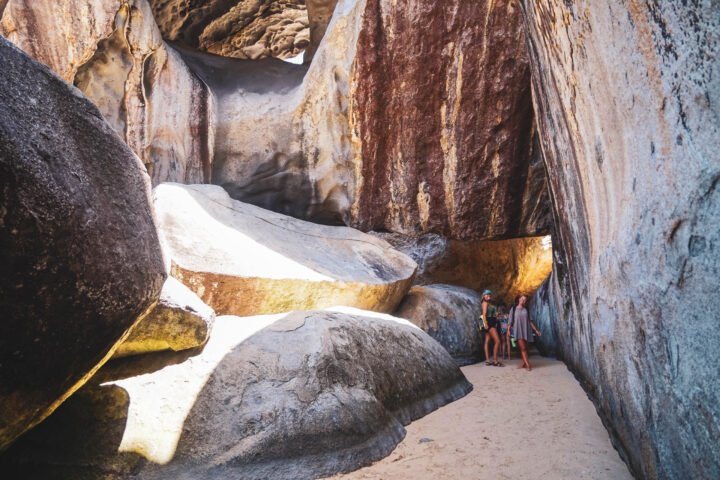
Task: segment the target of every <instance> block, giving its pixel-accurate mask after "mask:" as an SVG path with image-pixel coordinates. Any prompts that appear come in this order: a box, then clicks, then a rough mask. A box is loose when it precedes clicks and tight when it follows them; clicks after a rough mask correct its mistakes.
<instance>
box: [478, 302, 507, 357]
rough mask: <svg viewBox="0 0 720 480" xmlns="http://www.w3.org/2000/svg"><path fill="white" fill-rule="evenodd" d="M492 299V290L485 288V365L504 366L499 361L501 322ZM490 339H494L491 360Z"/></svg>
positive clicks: (483, 308)
mask: <svg viewBox="0 0 720 480" xmlns="http://www.w3.org/2000/svg"><path fill="white" fill-rule="evenodd" d="M491 299H492V292H491V291H490V290H485V291H484V292H483V300H482V319H483V324H484V328H485V329H486V332H487V334H486V335H485V359H486V361H485V365H492V366H494V367H504V366H505V365H503V364H502V363H500V362H498V359H497V356H498V349H499V348H500V335H499V334H498V326H499V323H500V322H498V319H497V309H496V308H495V306H494V305H491V304H490V300H491ZM490 339H492V341H493V343H494V345H493V360H492V361H490V351H489V346H490Z"/></svg>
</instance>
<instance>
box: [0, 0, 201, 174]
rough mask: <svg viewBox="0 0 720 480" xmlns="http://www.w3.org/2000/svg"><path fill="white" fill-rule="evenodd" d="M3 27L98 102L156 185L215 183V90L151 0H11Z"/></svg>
mask: <svg viewBox="0 0 720 480" xmlns="http://www.w3.org/2000/svg"><path fill="white" fill-rule="evenodd" d="M0 33H2V35H4V36H5V37H7V38H8V39H9V40H10V41H12V42H13V43H15V44H16V45H17V46H19V47H20V48H22V49H23V50H25V51H26V52H27V53H29V54H30V55H31V56H33V57H34V58H35V59H37V60H39V61H40V62H42V63H45V64H46V65H48V66H49V67H50V68H52V69H53V70H54V71H55V72H56V73H58V74H59V75H60V76H61V77H63V78H64V79H65V80H67V81H68V82H70V83H74V84H75V85H76V86H77V87H78V88H80V89H81V90H82V91H83V92H84V93H85V94H86V95H87V96H88V97H89V98H90V99H91V100H92V101H93V102H95V104H96V105H98V107H99V108H100V111H101V112H102V114H103V115H104V116H105V118H106V119H107V120H108V121H109V122H110V124H111V125H112V126H113V127H114V128H115V130H116V131H117V132H118V134H119V135H120V136H121V137H122V138H123V139H124V140H125V141H126V142H127V144H128V145H129V146H130V147H131V148H132V150H133V151H134V152H135V153H136V154H137V155H138V156H139V157H140V158H141V159H142V160H143V162H144V163H145V165H146V167H147V169H148V172H149V173H150V175H151V177H152V179H153V183H154V184H157V183H160V182H163V181H178V182H188V183H203V182H209V181H210V175H211V162H212V157H213V153H212V150H213V119H214V113H213V103H212V98H211V95H210V94H209V92H208V90H207V88H206V87H205V85H204V84H203V83H202V82H201V81H200V80H199V79H198V78H197V77H196V76H195V75H194V74H193V73H192V72H190V70H188V68H187V67H186V66H185V64H184V62H183V61H182V59H181V58H180V56H179V55H178V53H177V52H176V51H175V50H173V49H172V48H170V47H169V46H167V45H166V44H165V43H164V42H163V40H162V37H161V36H160V31H159V30H158V28H157V26H156V24H155V21H154V19H153V16H152V12H151V10H150V6H149V5H148V3H147V1H146V0H129V1H123V0H110V1H101V0H62V1H56V0H10V2H9V3H8V5H7V8H6V10H5V13H4V14H3V16H2V21H1V22H0Z"/></svg>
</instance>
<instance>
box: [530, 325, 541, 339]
mask: <svg viewBox="0 0 720 480" xmlns="http://www.w3.org/2000/svg"><path fill="white" fill-rule="evenodd" d="M530 328H532V329H533V331H534V332H535V333H536V334H537V336H538V337H542V333H540V330H538V329H537V327H536V326H535V324H534V323H533V322H530Z"/></svg>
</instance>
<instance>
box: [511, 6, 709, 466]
mask: <svg viewBox="0 0 720 480" xmlns="http://www.w3.org/2000/svg"><path fill="white" fill-rule="evenodd" d="M523 3H524V10H525V13H526V15H527V24H528V25H529V29H530V30H529V34H530V37H529V41H530V46H531V54H532V57H533V62H532V65H533V69H534V70H533V89H534V92H533V99H534V101H535V110H536V112H537V115H538V132H539V135H540V138H541V143H542V149H543V154H544V158H545V162H546V164H547V167H548V179H549V185H550V190H551V192H552V203H553V207H554V212H555V215H556V216H555V232H554V235H553V250H554V255H555V265H554V269H553V280H552V282H553V283H554V286H553V287H552V288H551V289H550V291H552V290H554V291H555V293H553V294H551V295H542V296H540V298H539V300H540V301H541V302H548V304H549V308H550V309H551V310H552V317H551V318H554V319H555V320H554V323H553V330H554V332H553V333H554V337H555V339H556V346H557V351H558V354H559V355H560V356H561V357H562V358H563V359H564V360H565V361H566V362H567V363H568V365H569V366H570V367H571V368H572V370H573V371H574V372H575V373H576V374H577V375H578V377H579V378H580V379H582V380H583V382H584V383H585V384H586V385H587V386H588V389H589V393H590V395H591V397H592V398H593V400H594V401H595V402H596V405H597V407H598V411H599V412H600V414H601V416H602V417H603V419H604V421H605V422H606V425H607V427H608V430H609V431H610V432H611V435H612V438H613V440H614V443H615V445H616V446H617V447H618V449H619V450H620V451H621V453H622V455H623V456H624V457H625V458H626V459H627V462H628V464H629V466H630V468H631V470H632V471H633V473H634V474H635V475H636V476H637V477H638V478H663V479H685V478H720V462H719V461H718V458H720V442H718V438H719V436H720V429H719V425H720V397H719V396H718V395H719V392H720V375H718V364H720V353H719V350H718V348H717V345H718V342H720V329H718V325H719V324H718V314H717V313H716V312H717V307H716V305H715V298H716V295H717V290H718V288H717V287H718V274H719V273H720V255H719V254H718V248H720V247H719V246H720V228H718V218H720V188H718V184H719V182H718V181H719V179H720V161H718V151H719V147H720V141H719V139H720V62H718V58H720V42H719V41H718V35H717V34H718V31H720V16H718V9H717V4H715V3H713V2H674V1H670V0H659V1H655V2H647V3H628V2H623V1H615V0H610V1H607V2H595V1H590V0H580V1H574V2H565V1H561V0H543V1H541V2H535V1H532V2H531V1H524V2H523ZM534 308H535V307H534ZM544 337H545V333H544V332H543V338H544Z"/></svg>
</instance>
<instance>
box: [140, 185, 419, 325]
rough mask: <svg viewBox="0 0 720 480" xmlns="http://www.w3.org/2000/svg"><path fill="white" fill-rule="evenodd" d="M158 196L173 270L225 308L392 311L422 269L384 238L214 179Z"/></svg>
mask: <svg viewBox="0 0 720 480" xmlns="http://www.w3.org/2000/svg"><path fill="white" fill-rule="evenodd" d="M153 197H154V206H155V211H156V215H157V219H158V226H159V229H160V231H161V234H162V237H163V239H164V241H165V243H166V244H167V251H168V255H169V257H170V259H171V261H172V268H171V274H172V276H174V277H175V278H177V279H179V280H180V281H181V282H183V283H184V284H185V285H187V286H188V287H190V288H191V289H192V290H193V291H194V292H195V293H197V294H198V296H199V297H200V298H202V299H203V301H204V302H205V303H207V304H208V305H210V306H211V307H212V308H214V309H215V311H217V312H218V313H219V314H233V315H257V314H263V313H279V312H287V311H291V310H297V309H317V308H325V307H330V306H333V305H347V306H352V307H358V308H364V309H367V310H377V311H381V312H392V311H393V310H394V309H395V307H396V306H397V304H398V303H399V302H400V299H401V298H402V297H403V295H404V294H405V292H407V290H408V289H409V288H410V284H411V282H412V279H413V276H414V274H415V269H416V267H417V265H416V264H415V262H413V261H412V259H410V258H409V257H407V256H406V255H404V254H402V253H400V252H397V251H395V250H393V249H392V248H391V247H390V245H388V244H387V243H386V242H384V241H382V240H380V239H378V238H375V237H372V236H370V235H367V234H364V233H362V232H359V231H357V230H353V229H351V228H347V227H328V226H323V225H316V224H312V223H309V222H305V221H302V220H297V219H295V218H292V217H287V216H285V215H281V214H278V213H274V212H271V211H268V210H264V209H261V208H258V207H255V206H253V205H249V204H245V203H242V202H238V201H237V200H233V199H231V198H230V197H229V196H228V194H227V193H226V192H225V191H224V190H223V189H222V188H220V187H218V186H215V185H190V186H186V185H180V184H162V185H160V186H158V187H156V188H155V190H154V192H153Z"/></svg>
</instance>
